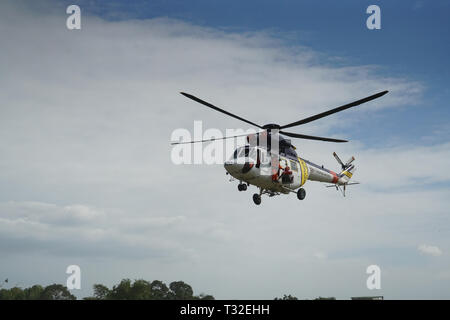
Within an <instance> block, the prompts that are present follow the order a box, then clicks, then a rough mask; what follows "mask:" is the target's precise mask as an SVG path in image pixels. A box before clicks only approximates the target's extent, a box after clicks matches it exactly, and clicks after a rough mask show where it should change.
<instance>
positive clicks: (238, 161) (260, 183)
mask: <svg viewBox="0 0 450 320" xmlns="http://www.w3.org/2000/svg"><path fill="white" fill-rule="evenodd" d="M286 166H288V167H289V170H290V171H291V172H292V174H291V175H290V179H288V181H283V179H275V178H274V175H275V177H280V175H281V172H282V171H283V169H284V168H285V167H286ZM224 167H225V170H226V171H227V172H228V173H229V174H230V175H231V176H232V177H234V178H235V179H237V180H239V181H241V182H244V183H247V184H249V185H254V186H257V187H259V188H261V189H264V190H268V191H271V192H279V193H289V192H293V191H294V190H296V189H298V188H300V187H301V186H303V185H304V184H305V183H306V181H307V180H311V181H318V182H324V183H330V184H334V185H344V184H346V183H347V182H348V180H349V179H350V178H351V175H352V173H350V172H347V171H343V172H341V173H340V174H337V173H336V172H334V171H332V170H329V169H326V168H324V167H323V166H319V165H317V164H315V163H313V162H311V161H308V160H305V159H302V158H300V157H298V156H297V154H296V153H295V152H294V153H292V150H291V152H290V153H289V155H286V154H283V153H280V154H274V153H271V152H268V151H267V150H265V149H262V148H258V147H251V146H245V147H241V148H238V149H236V151H235V152H234V154H233V156H232V157H231V158H230V159H229V160H228V161H226V162H225V164H224ZM280 171H281V172H280Z"/></svg>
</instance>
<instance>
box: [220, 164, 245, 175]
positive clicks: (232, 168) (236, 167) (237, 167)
mask: <svg viewBox="0 0 450 320" xmlns="http://www.w3.org/2000/svg"><path fill="white" fill-rule="evenodd" d="M223 166H224V167H225V170H227V171H228V172H229V173H230V174H236V173H239V172H242V169H243V168H244V164H242V163H237V162H234V161H226V162H225V163H224V165H223Z"/></svg>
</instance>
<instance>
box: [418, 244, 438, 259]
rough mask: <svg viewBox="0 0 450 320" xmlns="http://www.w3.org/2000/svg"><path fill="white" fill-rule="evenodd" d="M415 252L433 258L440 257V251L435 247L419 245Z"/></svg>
mask: <svg viewBox="0 0 450 320" xmlns="http://www.w3.org/2000/svg"><path fill="white" fill-rule="evenodd" d="M417 250H419V252H420V253H422V254H426V255H430V256H433V257H439V256H441V255H442V250H441V249H439V247H436V246H430V245H426V244H421V245H420V246H418V247H417Z"/></svg>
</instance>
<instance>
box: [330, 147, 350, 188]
mask: <svg viewBox="0 0 450 320" xmlns="http://www.w3.org/2000/svg"><path fill="white" fill-rule="evenodd" d="M333 156H334V157H335V158H336V161H337V162H338V163H339V164H340V165H341V168H342V171H341V173H340V174H339V180H341V181H343V182H344V183H347V182H348V181H350V179H351V178H352V176H353V173H354V172H355V171H356V167H355V165H353V164H351V163H352V162H353V161H355V157H351V158H350V159H348V160H347V162H346V163H343V162H342V161H341V159H340V158H339V156H338V155H337V154H336V152H333Z"/></svg>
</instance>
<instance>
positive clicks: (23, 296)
mask: <svg viewBox="0 0 450 320" xmlns="http://www.w3.org/2000/svg"><path fill="white" fill-rule="evenodd" d="M0 287H1V286H0ZM93 289H94V294H93V296H90V297H85V298H83V300H214V297H213V296H212V295H209V294H208V295H207V294H203V293H201V294H200V295H198V296H196V295H194V291H193V290H192V287H191V286H190V285H189V284H187V283H185V282H183V281H174V282H172V283H170V284H169V286H167V285H166V284H165V283H164V282H162V281H159V280H154V281H152V282H149V281H145V280H135V281H131V280H130V279H123V280H122V281H120V283H119V284H117V285H115V286H113V287H112V288H111V289H110V288H108V287H107V286H105V285H103V284H94V285H93ZM76 299H77V297H76V296H74V295H73V294H71V293H70V291H69V290H68V289H67V287H65V286H63V285H62V284H52V285H49V286H46V287H43V286H40V285H34V286H32V287H30V288H25V289H22V288H19V287H14V288H11V289H0V300H76ZM275 300H298V298H297V297H294V296H292V295H283V297H281V298H275ZM315 300H335V298H334V297H329V298H324V297H319V298H316V299H315Z"/></svg>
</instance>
